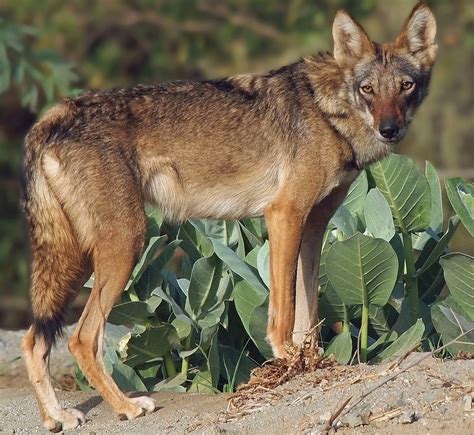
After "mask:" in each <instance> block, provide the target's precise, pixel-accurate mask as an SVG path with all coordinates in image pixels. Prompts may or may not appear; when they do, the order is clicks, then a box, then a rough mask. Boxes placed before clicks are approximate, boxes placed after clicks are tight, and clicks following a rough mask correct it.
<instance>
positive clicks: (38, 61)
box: [0, 18, 78, 111]
mask: <svg viewBox="0 0 474 435" xmlns="http://www.w3.org/2000/svg"><path fill="white" fill-rule="evenodd" d="M37 35H38V31H37V30H36V29H35V28H33V27H30V26H20V25H16V24H12V23H9V22H6V21H5V20H4V19H2V18H0V94H1V93H2V92H4V91H6V90H7V89H9V88H11V87H13V86H17V87H18V88H19V89H20V90H21V104H22V106H26V107H29V108H30V109H31V110H32V111H36V110H37V108H38V105H39V104H38V103H39V100H40V98H41V99H42V102H43V103H45V104H46V105H49V104H52V103H53V102H55V101H56V100H57V99H58V97H60V96H64V95H67V94H69V93H70V92H71V91H70V90H71V85H72V83H74V82H76V81H77V79H78V77H77V75H76V74H75V72H74V71H73V69H72V66H71V64H69V63H68V62H65V61H64V60H63V59H62V58H61V56H60V55H59V54H58V53H57V52H56V51H54V50H49V49H36V50H34V49H32V47H33V46H34V44H33V42H34V40H35V38H36V37H37Z"/></svg>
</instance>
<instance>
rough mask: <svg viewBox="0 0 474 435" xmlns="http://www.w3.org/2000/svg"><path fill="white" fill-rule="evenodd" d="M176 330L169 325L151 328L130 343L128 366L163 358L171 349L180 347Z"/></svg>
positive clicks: (134, 337) (133, 338)
mask: <svg viewBox="0 0 474 435" xmlns="http://www.w3.org/2000/svg"><path fill="white" fill-rule="evenodd" d="M179 345H180V343H179V337H178V333H177V332H176V329H174V327H173V326H171V325H169V324H165V323H163V324H161V325H158V326H151V325H150V326H149V327H148V328H147V329H146V331H145V332H143V333H142V334H140V335H136V336H133V337H132V338H131V339H130V340H129V341H128V359H127V364H128V365H130V366H132V367H134V366H136V365H138V364H142V363H144V362H147V361H149V360H151V359H155V358H158V357H161V356H163V355H164V354H165V353H167V352H169V351H170V349H171V348H177V347H179Z"/></svg>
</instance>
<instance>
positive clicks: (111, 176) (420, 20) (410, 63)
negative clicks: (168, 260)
mask: <svg viewBox="0 0 474 435" xmlns="http://www.w3.org/2000/svg"><path fill="white" fill-rule="evenodd" d="M435 33H436V23H435V19H434V16H433V14H432V12H431V11H430V9H429V8H428V7H427V6H426V5H424V4H418V5H417V6H415V8H414V9H413V11H412V12H411V14H410V15H409V17H408V19H407V20H406V22H405V24H404V26H403V28H402V30H401V33H400V34H399V36H398V37H397V38H396V39H395V41H394V42H391V43H386V44H378V43H376V42H373V41H371V40H370V39H369V37H368V36H367V34H366V33H365V31H364V30H363V29H362V27H361V26H360V25H359V24H358V23H357V22H356V21H354V20H353V19H352V18H351V17H350V16H349V15H348V14H347V13H346V12H344V11H339V12H338V13H337V15H336V17H335V20H334V24H333V39H334V52H333V54H332V55H331V54H329V53H322V54H318V55H315V56H310V57H306V58H304V59H301V60H300V61H298V62H296V63H294V64H291V65H288V66H284V67H282V68H281V69H278V70H275V71H271V72H269V73H267V74H263V75H252V74H244V75H237V76H234V77H230V78H226V79H221V80H208V81H202V82H191V81H178V82H172V83H165V84H160V85H157V86H144V85H139V86H136V87H133V88H131V89H118V90H107V91H101V92H88V93H85V94H83V95H81V96H78V97H76V98H71V99H65V100H63V101H62V102H60V103H58V104H57V105H56V106H54V107H53V108H52V109H50V110H49V111H47V112H46V113H45V114H44V115H43V116H42V117H41V119H40V120H39V121H38V122H37V123H36V125H34V126H33V128H32V129H31V131H30V133H29V134H28V135H27V137H26V140H25V157H24V162H25V180H26V188H25V198H24V206H25V213H26V217H27V222H28V224H29V232H30V238H31V247H32V269H31V270H32V272H31V300H32V310H33V314H34V323H33V324H32V326H31V327H30V329H29V330H28V332H27V333H26V335H25V337H24V339H23V342H22V348H23V352H24V356H25V361H26V366H27V369H28V375H29V378H30V380H31V383H32V385H33V387H34V390H35V394H36V398H37V401H38V403H39V409H40V412H41V417H42V420H43V424H44V426H45V427H46V428H48V429H49V430H51V431H60V430H65V429H70V428H74V427H76V426H78V425H80V424H81V423H83V422H84V421H85V416H84V414H83V413H82V412H80V411H78V410H76V409H63V408H62V407H61V405H60V403H59V401H58V399H57V397H56V394H55V392H54V389H53V387H52V384H51V380H50V376H49V369H48V359H49V355H50V349H51V346H52V344H53V343H54V340H55V337H56V336H57V335H58V334H59V333H60V330H61V325H62V324H63V315H64V312H65V309H66V307H67V305H68V304H69V303H70V302H71V300H72V299H73V298H74V297H75V295H76V294H77V292H78V290H79V289H80V288H81V287H82V286H83V284H84V283H85V281H86V280H87V278H88V277H89V276H90V275H91V273H92V272H94V274H95V282H94V286H93V288H92V291H91V294H90V297H89V299H88V301H87V304H86V306H85V308H84V311H83V313H82V315H81V317H80V320H79V322H78V325H77V328H76V330H75V332H74V333H73V335H72V336H71V338H70V340H69V349H70V351H71V352H72V354H73V355H74V357H75V358H76V360H77V362H78V364H79V365H80V367H81V369H82V371H83V372H84V374H85V375H86V377H87V379H88V380H89V382H90V383H91V384H92V385H93V386H94V387H95V388H96V389H97V391H98V392H99V393H100V394H101V395H102V396H103V397H104V399H105V400H106V401H107V402H108V403H109V404H110V405H111V406H112V408H113V409H114V411H115V412H116V413H117V414H118V415H119V416H121V417H122V418H126V419H133V418H136V417H139V416H141V415H143V414H146V413H150V412H152V411H154V410H155V407H156V405H155V402H154V401H153V400H152V399H151V398H149V397H135V398H129V397H126V396H125V395H124V394H123V393H122V392H121V391H120V389H119V388H118V387H117V385H116V384H115V383H114V381H113V379H112V377H111V376H110V375H109V374H108V373H107V371H106V369H105V366H104V363H103V360H102V352H103V345H102V341H103V335H104V326H105V323H106V320H107V316H108V315H109V313H110V311H111V309H112V306H113V305H114V303H115V302H116V301H117V299H118V298H119V297H120V295H121V293H122V291H123V289H124V286H125V285H126V283H127V280H128V278H129V276H130V273H131V271H132V269H133V267H134V265H135V263H136V261H137V259H138V258H139V257H140V255H141V253H142V250H143V246H144V241H145V234H146V218H145V213H144V204H145V202H148V203H151V204H153V205H155V206H157V207H159V208H160V209H161V210H162V211H163V213H164V215H165V216H166V218H167V219H169V220H173V221H178V222H179V221H184V220H185V219H189V218H219V219H242V218H247V217H252V216H261V215H263V216H264V217H265V220H266V223H267V227H268V233H269V240H270V275H271V280H270V305H269V313H268V330H267V335H268V340H269V342H270V344H271V346H272V348H273V352H274V355H275V357H278V358H285V356H286V350H285V349H286V346H287V344H288V343H295V344H298V343H301V341H302V340H303V338H304V337H305V334H306V333H307V331H309V330H312V329H314V326H315V325H316V324H317V301H318V267H319V259H320V250H321V243H322V242H321V240H322V236H323V233H324V230H325V228H326V226H327V224H328V221H329V219H330V218H331V216H332V215H333V213H334V212H335V210H336V209H337V208H338V206H339V205H340V204H341V202H342V201H343V199H344V197H345V195H346V193H347V190H348V188H349V186H350V184H351V183H352V181H353V180H354V179H355V178H356V177H357V175H358V174H359V172H360V171H361V170H362V169H363V168H365V167H366V166H367V165H370V164H371V163H372V162H375V161H377V160H379V159H381V158H383V157H384V156H386V155H387V154H388V153H390V152H391V150H392V149H393V146H394V145H395V144H396V143H397V142H398V141H400V140H401V139H402V138H403V136H404V135H405V132H406V129H407V126H408V125H409V124H410V122H411V120H412V117H413V115H414V113H415V111H416V109H417V108H418V106H419V105H420V103H421V102H422V100H423V99H424V97H425V96H426V95H427V91H428V84H429V81H430V75H431V69H432V66H433V63H434V60H435V57H436V50H437V46H436V44H435Z"/></svg>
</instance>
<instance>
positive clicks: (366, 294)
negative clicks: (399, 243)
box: [326, 233, 398, 306]
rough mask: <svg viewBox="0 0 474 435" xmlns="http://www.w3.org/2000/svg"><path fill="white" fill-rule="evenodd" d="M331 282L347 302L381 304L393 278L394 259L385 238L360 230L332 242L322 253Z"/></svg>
mask: <svg viewBox="0 0 474 435" xmlns="http://www.w3.org/2000/svg"><path fill="white" fill-rule="evenodd" d="M326 272H327V275H328V278H329V281H330V282H331V285H332V286H333V287H334V289H335V290H336V292H337V294H338V295H339V297H340V298H341V300H342V301H343V302H344V303H345V304H347V305H362V304H363V303H364V299H366V301H367V303H368V304H369V305H372V304H373V305H380V306H383V305H385V304H386V303H387V302H388V299H389V297H390V294H391V293H392V290H393V287H394V285H395V282H396V280H397V274H398V260H397V256H396V254H395V252H394V251H393V249H392V247H391V246H390V244H389V243H388V242H386V241H385V240H382V239H374V238H372V237H368V236H364V235H362V234H360V233H357V234H356V235H354V236H352V237H351V238H350V239H347V240H344V241H342V242H336V243H334V244H333V245H332V247H331V248H330V250H329V252H328V254H327V257H326Z"/></svg>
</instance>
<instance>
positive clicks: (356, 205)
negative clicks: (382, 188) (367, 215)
mask: <svg viewBox="0 0 474 435" xmlns="http://www.w3.org/2000/svg"><path fill="white" fill-rule="evenodd" d="M368 188H369V183H368V181H367V172H365V171H362V172H361V173H360V174H359V176H358V177H357V178H356V179H355V181H354V182H353V183H352V184H351V187H349V191H348V192H347V196H346V199H345V200H344V202H343V203H342V205H343V206H344V207H346V208H347V210H349V211H350V212H351V213H353V214H358V215H362V214H363V211H364V200H365V197H366V195H367V190H368Z"/></svg>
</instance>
